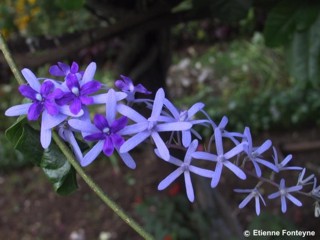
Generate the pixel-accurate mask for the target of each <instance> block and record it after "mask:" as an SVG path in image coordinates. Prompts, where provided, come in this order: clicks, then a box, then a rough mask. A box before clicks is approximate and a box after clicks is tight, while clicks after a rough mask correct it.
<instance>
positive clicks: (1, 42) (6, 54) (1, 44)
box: [0, 33, 25, 84]
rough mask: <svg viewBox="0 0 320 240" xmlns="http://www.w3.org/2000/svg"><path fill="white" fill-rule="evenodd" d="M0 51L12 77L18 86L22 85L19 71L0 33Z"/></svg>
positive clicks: (22, 81)
mask: <svg viewBox="0 0 320 240" xmlns="http://www.w3.org/2000/svg"><path fill="white" fill-rule="evenodd" d="M0 49H1V51H2V53H3V56H4V58H5V60H6V61H7V63H8V65H9V67H10V69H11V71H12V73H13V75H14V77H15V78H16V79H17V81H18V83H19V84H24V83H25V81H24V80H23V78H22V76H21V73H20V71H19V70H18V68H17V65H16V63H15V62H14V60H13V58H12V56H11V53H10V51H9V48H8V46H7V44H6V42H5V40H4V38H3V37H2V35H1V33H0Z"/></svg>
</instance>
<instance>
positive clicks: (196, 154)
mask: <svg viewBox="0 0 320 240" xmlns="http://www.w3.org/2000/svg"><path fill="white" fill-rule="evenodd" d="M192 157H193V158H196V159H203V160H209V161H216V159H217V156H216V155H214V154H212V153H208V152H194V153H192Z"/></svg>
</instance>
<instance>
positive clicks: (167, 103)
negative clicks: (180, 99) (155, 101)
mask: <svg viewBox="0 0 320 240" xmlns="http://www.w3.org/2000/svg"><path fill="white" fill-rule="evenodd" d="M163 103H164V105H165V106H166V107H167V108H168V109H169V111H170V112H171V113H172V115H173V117H174V118H175V119H176V120H178V119H179V117H180V114H179V111H178V109H177V108H176V107H175V106H174V105H173V104H172V102H170V101H169V100H168V99H166V98H165V99H164V101H163Z"/></svg>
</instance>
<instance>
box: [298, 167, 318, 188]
mask: <svg viewBox="0 0 320 240" xmlns="http://www.w3.org/2000/svg"><path fill="white" fill-rule="evenodd" d="M305 173H306V169H305V168H304V169H302V171H301V172H300V173H299V178H298V182H297V185H301V186H304V185H308V184H311V180H313V179H315V176H314V174H311V175H310V176H308V177H306V178H304V175H305Z"/></svg>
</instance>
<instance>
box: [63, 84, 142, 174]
mask: <svg viewBox="0 0 320 240" xmlns="http://www.w3.org/2000/svg"><path fill="white" fill-rule="evenodd" d="M116 106H117V97H116V93H115V92H114V90H113V89H110V90H109V91H108V93H107V100H106V116H105V117H104V116H102V115H100V114H96V115H95V117H94V124H92V123H90V122H88V121H82V120H78V119H71V120H69V121H68V123H69V125H70V126H71V127H72V128H74V129H76V130H79V131H81V132H82V133H83V134H84V136H85V137H84V139H85V140H87V141H95V142H97V143H96V144H95V145H94V146H93V147H92V148H91V150H90V151H89V152H87V154H86V155H85V156H84V157H83V159H81V161H80V164H81V166H87V165H89V164H90V163H91V162H93V161H94V160H95V159H96V158H97V157H98V155H99V154H100V153H101V152H102V151H103V153H104V154H105V155H106V156H111V155H112V154H113V152H114V150H116V151H117V152H119V148H120V146H121V145H122V144H123V142H124V139H123V137H122V136H121V134H120V131H121V130H122V129H123V128H124V127H125V126H126V124H127V118H126V117H121V118H119V119H116ZM119 155H120V157H121V158H122V160H123V161H124V163H125V164H126V165H127V166H128V167H130V168H135V167H136V164H135V162H134V160H133V159H132V157H131V156H130V155H129V154H128V153H126V152H119Z"/></svg>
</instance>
